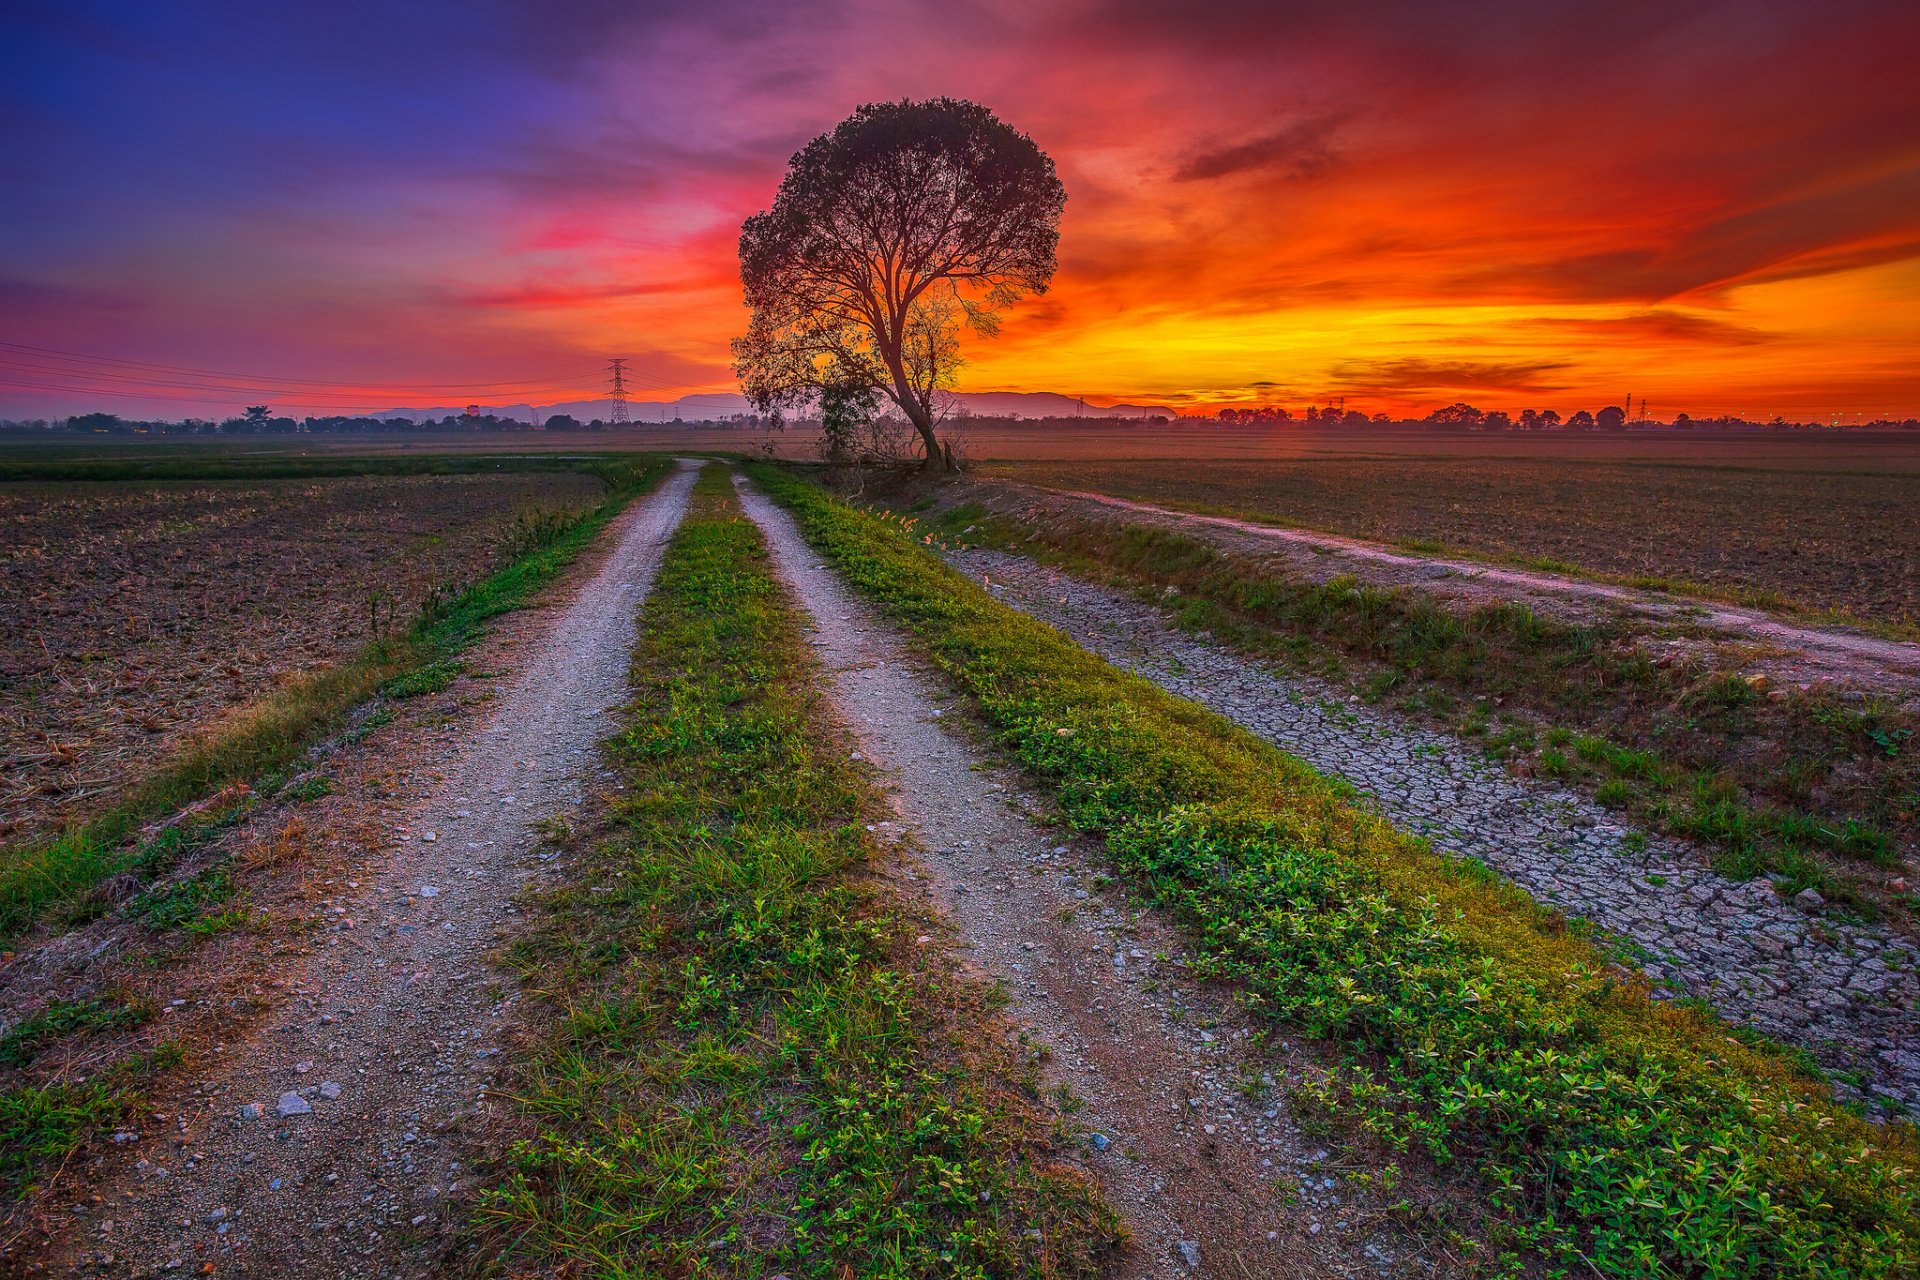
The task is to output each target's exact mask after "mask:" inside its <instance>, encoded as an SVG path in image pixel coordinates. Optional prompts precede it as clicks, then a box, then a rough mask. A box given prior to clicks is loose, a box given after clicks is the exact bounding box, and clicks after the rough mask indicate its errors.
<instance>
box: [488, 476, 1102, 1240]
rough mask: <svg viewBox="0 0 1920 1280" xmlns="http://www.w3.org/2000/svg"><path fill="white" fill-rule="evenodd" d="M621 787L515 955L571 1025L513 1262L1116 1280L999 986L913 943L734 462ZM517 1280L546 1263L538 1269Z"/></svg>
mask: <svg viewBox="0 0 1920 1280" xmlns="http://www.w3.org/2000/svg"><path fill="white" fill-rule="evenodd" d="M632 676H633V683H634V686H635V691H636V693H635V700H634V702H633V704H632V707H631V708H630V710H629V712H628V713H627V723H626V728H625V729H624V731H623V732H622V733H621V734H620V736H619V737H618V738H616V739H615V740H614V741H613V742H612V743H611V744H610V746H609V751H610V753H611V757H612V759H613V761H614V762H615V764H616V765H617V767H618V768H619V770H620V773H621V777H622V781H623V789H622V790H621V791H620V792H619V794H618V797H617V799H615V800H613V802H612V806H611V811H610V813H608V814H607V817H606V821H607V828H606V830H605V831H604V832H602V833H600V834H599V835H598V836H597V837H595V838H590V839H580V840H577V841H576V844H577V845H578V846H580V847H578V848H577V849H576V851H575V853H574V854H573V859H572V862H571V863H570V874H569V876H568V883H567V884H566V885H565V886H564V887H562V888H560V889H558V890H555V891H551V892H550V893H548V894H546V895H544V896H543V900H542V907H543V914H542V919H541V923H540V924H539V925H538V926H537V927H536V928H535V929H534V930H533V931H531V932H530V933H529V934H527V935H526V936H524V937H523V938H522V939H521V940H520V941H519V942H518V943H517V945H516V947H515V948H514V950H513V952H512V955H513V958H514V960H515V962H516V963H517V964H518V966H519V968H520V970H521V972H522V975H523V979H524V981H525V982H526V983H527V984H528V986H529V987H530V989H531V990H532V991H533V992H535V993H537V995H538V996H539V997H540V998H541V999H542V1000H543V1001H544V1003H545V1005H546V1006H547V1008H548V1009H549V1010H550V1014H551V1022H550V1025H549V1026H548V1027H547V1028H546V1029H545V1031H544V1033H543V1034H544V1039H543V1040H542V1041H541V1042H540V1043H539V1044H538V1045H537V1046H536V1048H535V1050H534V1051H533V1052H532V1053H531V1054H530V1056H529V1061H528V1063H527V1065H526V1066H525V1068H524V1073H523V1078H522V1080H521V1083H520V1086H519V1090H518V1092H519V1097H518V1098H517V1103H518V1107H519V1113H520V1117H521V1119H520V1126H519V1127H520V1128H521V1130H522V1132H523V1133H524V1137H523V1138H522V1140H521V1141H519V1142H518V1143H517V1145H516V1146H515V1148H514V1150H513V1153H512V1158H511V1167H510V1169H509V1170H508V1172H507V1175H506V1176H505V1179H504V1181H503V1183H502V1184H501V1185H500V1186H499V1187H498V1188H497V1189H496V1190H495V1191H494V1192H492V1193H491V1194H490V1195H489V1196H488V1197H487V1199H486V1201H485V1204H484V1208H483V1221H484V1223H485V1224H486V1226H485V1230H486V1232H487V1234H488V1236H489V1237H490V1241H491V1243H490V1244H487V1245H483V1248H484V1249H485V1251H486V1252H487V1253H488V1254H489V1255H490V1256H491V1255H493V1254H494V1253H496V1252H497V1255H498V1256H499V1258H500V1259H501V1265H502V1266H504V1267H505V1268H507V1269H508V1270H510V1271H514V1269H516V1268H523V1267H529V1266H530V1267H535V1268H543V1269H544V1268H559V1269H563V1270H565V1272H566V1274H569V1275H574V1274H579V1275H590V1276H607V1277H613V1276H637V1275H676V1276H677V1275H688V1276H692V1275H700V1276H771V1275H774V1274H776V1273H788V1274H792V1275H795V1276H801V1275H805V1276H823V1277H824V1276H842V1275H848V1276H852V1275H858V1276H902V1277H904V1276H936V1275H937V1276H953V1277H985V1276H1014V1275H1026V1276H1035V1277H1042V1276H1045V1277H1055V1276H1091V1275H1096V1274H1101V1273H1102V1263H1103V1260H1104V1259H1105V1258H1106V1257H1107V1256H1108V1254H1109V1253H1110V1251H1111V1250H1112V1248H1113V1247H1114V1246H1115V1245H1116V1243H1117V1230H1118V1228H1117V1225H1116V1220H1115V1218H1114V1217H1113V1215H1112V1214H1111V1212H1110V1211H1109V1210H1108V1209H1107V1208H1105V1207H1104V1205H1102V1204H1101V1202H1100V1201H1099V1199H1098V1198H1097V1196H1096V1194H1095V1192H1094V1191H1093V1190H1092V1189H1091V1186H1090V1184H1089V1183H1088V1181H1087V1180H1086V1179H1085V1178H1084V1177H1083V1176H1082V1175H1081V1174H1080V1173H1078V1172H1077V1171H1075V1170H1073V1169H1071V1168H1069V1167H1067V1166H1066V1165H1064V1164H1062V1163H1060V1162H1059V1161H1058V1159H1057V1152H1056V1147H1055V1139H1054V1135H1053V1134H1052V1133H1051V1131H1050V1122H1049V1120H1048V1119H1047V1116H1046V1113H1045V1110H1044V1108H1043V1107H1042V1106H1041V1105H1040V1104H1039V1102H1038V1098H1037V1095H1036V1093H1035V1086H1034V1083H1033V1081H1032V1080H1031V1079H1030V1078H1029V1076H1028V1074H1027V1072H1026V1071H1024V1070H1023V1069H1022V1068H1021V1065H1020V1064H1019V1063H1018V1062H1017V1061H1016V1060H1015V1059H1013V1058H1012V1057H1011V1056H1010V1055H1009V1054H1008V1052H1007V1051H1006V1050H1004V1049H1003V1048H1001V1047H1000V1046H999V1043H998V1040H997V1038H996V1037H995V1036H994V1035H993V1034H992V1026H993V1022H994V1018H995V1014H994V1013H993V1011H992V1004H993V1002H992V999H991V993H990V992H989V991H988V990H986V989H984V988H981V987H979V986H977V985H974V984H967V983H962V982H959V981H957V980H955V979H953V978H951V977H950V976H948V975H947V974H945V973H944V972H942V970H943V968H944V965H943V964H935V965H928V964H927V963H926V962H925V960H924V959H923V958H921V957H923V956H924V955H925V954H927V953H925V952H916V943H917V941H924V940H925V939H916V937H915V936H914V934H913V930H912V928H911V926H910V922H909V921H907V920H905V919H903V918H902V916H901V915H900V912H899V907H898V904H897V903H895V902H894V901H893V900H892V899H891V898H890V897H889V895H888V893H887V891H886V890H885V888H884V887H883V886H882V885H881V884H880V883H878V882H877V881H875V880H874V879H873V878H872V877H871V876H870V874H869V865H868V864H869V859H870V858H871V857H873V856H874V853H875V848H874V845H873V843H872V838H871V837H870V836H869V835H868V834H867V831H866V830H865V829H863V818H864V817H866V816H867V815H868V814H870V813H871V812H872V811H873V809H874V806H875V798H874V796H873V795H872V794H871V793H870V792H869V791H868V790H867V788H866V786H865V784H864V782H863V780H862V777H861V775H860V774H859V773H858V772H857V766H856V765H855V764H853V763H852V762H851V761H850V759H849V754H850V753H849V751H848V746H849V745H850V744H849V743H848V741H847V739H846V738H845V737H844V735H843V733H842V732H841V731H840V730H839V729H838V728H837V727H836V726H835V725H834V724H833V723H831V721H830V720H829V719H828V712H827V706H826V703H825V699H824V695H823V693H822V692H821V689H820V672H819V669H818V667H817V666H816V665H815V663H814V662H813V660H812V658H811V654H810V651H809V649H808V646H807V645H806V643H805V641H804V638H803V634H802V630H801V626H800V623H799V620H798V618H797V616H796V614H795V613H794V612H793V609H792V607H791V606H790V605H789V603H788V602H787V601H786V599H785V598H784V595H783V592H782V591H781V589H780V587H779V586H778V585H777V584H776V582H775V580H774V579H773V577H772V575H771V570H770V567H769V564H768V561H767V557H766V551H765V548H764V545H763V543H762V542H761V539H760V536H759V533H758V531H757V530H756V529H755V528H754V526H753V524H752V523H751V522H750V521H748V520H746V519H744V518H742V517H741V515H740V514H739V512H738V509H737V506H736V505H735V504H734V502H733V498H732V490H731V486H730V484H729V483H728V481H727V478H726V472H725V469H724V468H722V467H719V466H717V465H716V466H711V467H709V468H708V470H707V472H706V473H705V475H704V476H703V477H702V478H701V480H700V481H699V484H698V486H697V487H696V489H695V491H694V496H693V505H692V507H691V509H690V511H689V513H688V516H687V519H686V521H685V523H684V524H683V525H682V527H681V529H680V531H679V532H678V533H677V534H676V535H675V537H674V539H673V541H672V543H671V544H670V545H669V547H668V549H667V553H666V558H665V561H664V563H663V565H662V567H661V570H660V575H659V578H658V580H657V582H656V584H655V586H654V589H653V593H652V595H651V597H650V599H649V602H648V604H647V606H646V608H645V611H644V613H643V615H642V629H641V637H640V641H639V644H638V647H637V649H636V651H635V657H634V663H633V668H632ZM515 1273H516V1274H517V1273H518V1272H517V1271H515Z"/></svg>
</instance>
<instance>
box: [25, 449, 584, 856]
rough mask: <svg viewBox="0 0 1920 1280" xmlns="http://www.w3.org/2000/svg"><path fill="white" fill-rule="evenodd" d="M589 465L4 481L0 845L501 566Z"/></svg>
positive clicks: (98, 795)
mask: <svg viewBox="0 0 1920 1280" xmlns="http://www.w3.org/2000/svg"><path fill="white" fill-rule="evenodd" d="M601 493H602V486H601V484H600V483H599V481H597V480H596V479H594V478H593V477H592V476H590V475H586V474H582V473H577V472H551V473H496V474H475V475H435V476H426V475H423V476H353V477H343V478H333V479H320V480H267V481H257V482H245V483H238V482H228V481H220V482H206V481H185V482H168V483H162V484H113V483H98V484H96V483H87V484H11V485H5V486H0V529H4V530H5V538H4V542H3V543H0V765H4V768H3V769H0V772H4V774H5V778H6V781H5V784H4V788H3V789H0V840H7V839H12V838H16V837H18V836H20V835H22V834H25V833H27V832H30V831H33V830H37V829H40V828H43V827H45V826H47V825H48V824H50V823H53V822H57V821H59V820H61V819H63V818H65V817H68V816H70V815H77V814H79V813H81V812H82V811H83V810H87V809H91V808H94V807H97V805H98V804H99V803H100V802H101V801H102V799H103V798H105V797H108V796H110V795H112V794H113V793H114V792H115V791H116V790H117V789H118V788H120V787H121V786H122V785H124V784H125V783H127V782H128V781H130V780H132V779H133V778H135V777H137V776H138V775H139V774H141V773H143V772H144V771H146V770H148V769H150V768H152V767H153V766H154V765H155V764H157V763H159V760H158V756H159V754H160V753H161V752H163V751H164V750H165V749H166V748H167V747H168V746H169V745H170V744H177V743H179V742H180V741H182V739H183V736H184V735H185V734H187V733H188V732H190V731H191V730H193V729H195V728H198V727H201V726H204V725H207V724H209V723H210V722H212V721H214V720H215V719H217V718H218V717H219V716H221V715H222V714H223V713H224V712H227V711H229V710H230V709H232V708H234V707H236V706H238V705H240V704H242V703H245V702H247V701H248V700H250V699H252V698H254V697H256V696H257V695H259V694H260V693H261V692H263V691H264V690H266V689H268V688H271V687H272V686H273V685H274V683H275V682H276V681H279V680H282V679H285V678H287V677H289V676H291V675H293V674H295V673H297V672H300V671H303V670H310V669H313V668H316V667H320V666H324V665H327V664H329V663H331V662H334V661H336V660H338V659H339V658H340V657H341V656H343V654H344V653H345V652H347V651H350V650H351V649H352V648H354V647H355V646H358V645H359V644H362V643H364V642H365V641H367V640H369V639H371V638H372V636H373V633H374V631H375V629H376V627H377V628H380V629H388V628H393V627H404V625H405V624H406V623H407V622H408V621H410V620H411V619H412V617H413V616H414V614H415V613H416V612H417V610H418V609H419V607H420V604H421V602H422V600H423V599H424V598H425V597H426V595H427V593H428V592H429V591H430V590H431V589H433V588H434V587H437V586H448V585H451V584H455V583H461V582H466V581H468V580H471V579H473V578H475V577H477V576H479V575H480V574H481V573H483V572H484V571H486V570H488V569H490V568H491V567H493V566H494V565H495V564H496V563H498V562H499V560H500V558H501V555H502V551H503V549H504V546H505V541H506V540H507V539H508V537H509V534H510V531H511V529H512V527H513V525H514V522H515V520H516V519H517V518H519V517H521V516H522V515H527V516H531V515H532V514H533V513H535V512H537V511H540V510H546V511H553V510H558V509H568V510H577V509H579V508H581V507H584V506H587V505H589V504H591V503H593V502H596V501H598V500H599V498H600V496H601Z"/></svg>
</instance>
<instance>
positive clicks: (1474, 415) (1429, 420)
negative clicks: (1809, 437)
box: [1215, 402, 1920, 431]
mask: <svg viewBox="0 0 1920 1280" xmlns="http://www.w3.org/2000/svg"><path fill="white" fill-rule="evenodd" d="M1215 417H1216V418H1217V419H1218V420H1219V421H1221V422H1268V423H1280V422H1304V423H1314V424H1319V425H1329V424H1331V425H1338V426H1345V427H1368V426H1398V427H1418V426H1439V427H1465V428H1467V429H1468V430H1470V431H1645V430H1653V429H1660V430H1678V431H1689V430H1694V429H1714V430H1724V429H1749V430H1752V429H1759V430H1768V429H1772V430H1794V431H1831V430H1835V429H1836V426H1837V425H1839V424H1832V423H1825V422H1792V421H1788V420H1787V419H1786V418H1783V417H1780V416H1778V415H1776V416H1774V417H1773V418H1770V419H1768V420H1766V421H1764V422H1760V421H1753V420H1750V419H1746V418H1740V417H1735V416H1732V415H1723V416H1721V417H1712V418H1696V417H1694V416H1693V415H1691V414H1686V413H1681V414H1676V415H1675V416H1674V418H1673V420H1672V421H1671V422H1663V421H1660V420H1659V419H1655V418H1648V417H1644V416H1642V417H1639V418H1632V419H1630V418H1628V416H1627V411H1626V410H1625V409H1622V408H1621V407H1620V406H1619V405H1608V406H1607V407H1606V408H1604V409H1602V410H1600V411H1599V412H1598V413H1593V412H1590V411H1589V410H1586V409H1581V410H1578V411H1577V412H1575V413H1574V414H1573V415H1572V416H1571V417H1567V418H1562V417H1561V416H1560V413H1559V411H1558V410H1555V409H1522V410H1520V412H1519V413H1517V414H1516V413H1508V412H1507V411H1506V410H1505V409H1479V408H1475V407H1474V406H1473V405H1470V404H1466V403H1464V402H1456V403H1454V404H1450V405H1447V406H1445V407H1444V408H1440V409H1435V410H1434V411H1433V412H1431V413H1429V414H1427V415H1426V416H1425V417H1423V418H1393V417H1390V416H1388V415H1387V414H1384V413H1374V414H1368V413H1364V412H1362V411H1360V410H1358V409H1347V408H1344V407H1336V406H1331V405H1329V406H1325V407H1316V408H1310V409H1308V410H1306V411H1305V412H1304V413H1301V414H1299V415H1295V414H1294V413H1293V412H1291V411H1290V410H1287V409H1282V408H1279V407H1278V406H1274V405H1263V406H1261V407H1259V408H1251V409H1222V410H1220V411H1219V413H1218V414H1216V415H1215ZM1844 429H1846V430H1873V431H1888V430H1906V431H1915V430H1920V418H1904V419H1899V418H1876V419H1874V420H1873V421H1871V422H1858V423H1848V424H1845V425H1844Z"/></svg>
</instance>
